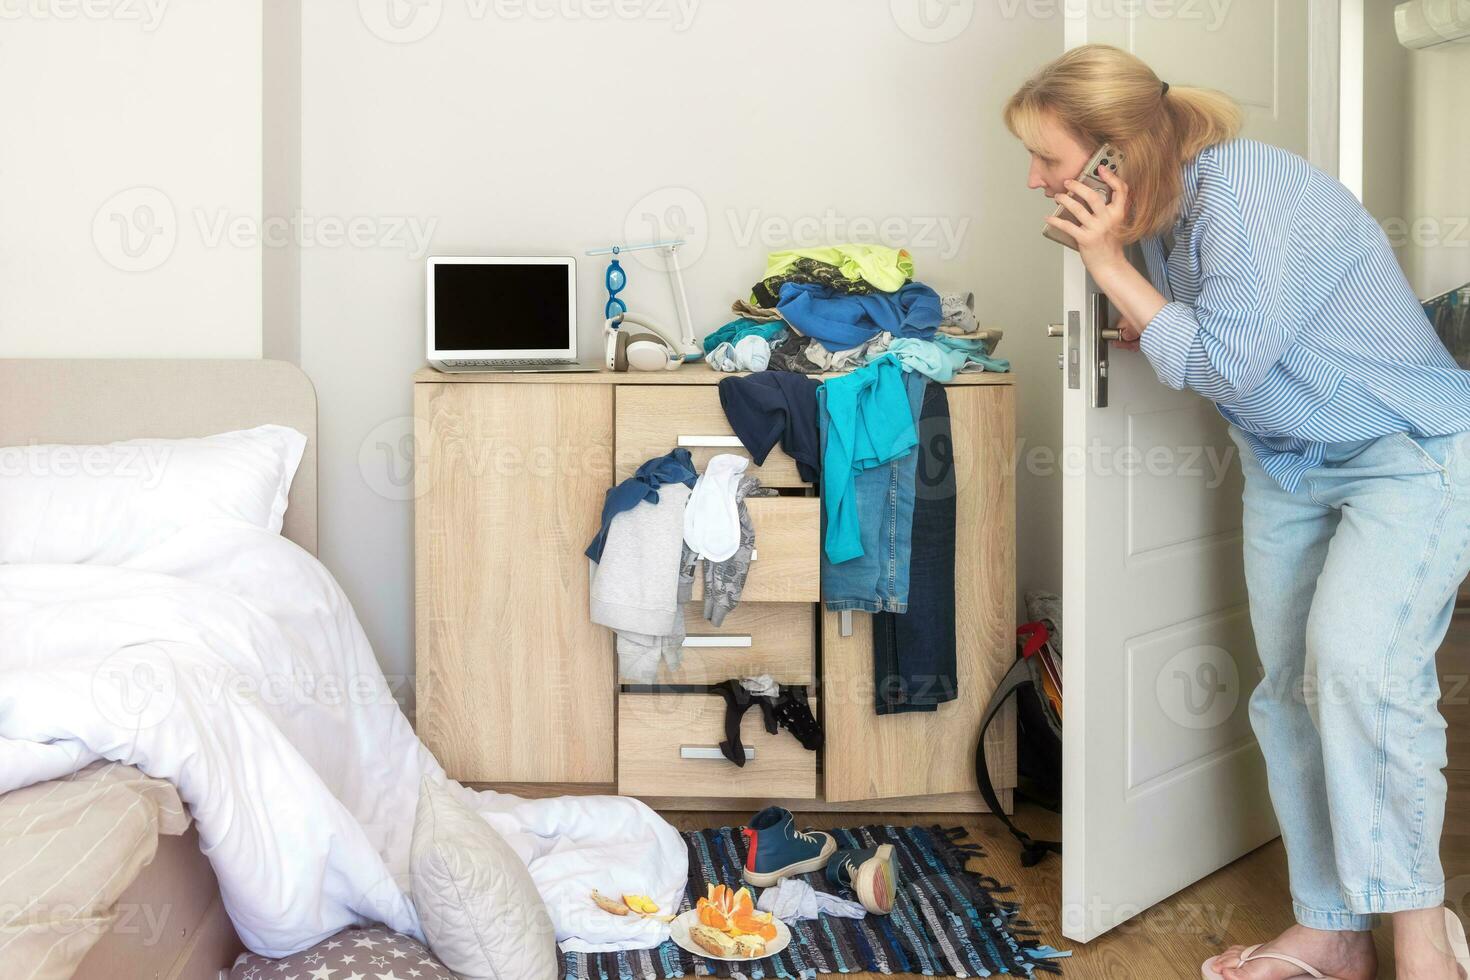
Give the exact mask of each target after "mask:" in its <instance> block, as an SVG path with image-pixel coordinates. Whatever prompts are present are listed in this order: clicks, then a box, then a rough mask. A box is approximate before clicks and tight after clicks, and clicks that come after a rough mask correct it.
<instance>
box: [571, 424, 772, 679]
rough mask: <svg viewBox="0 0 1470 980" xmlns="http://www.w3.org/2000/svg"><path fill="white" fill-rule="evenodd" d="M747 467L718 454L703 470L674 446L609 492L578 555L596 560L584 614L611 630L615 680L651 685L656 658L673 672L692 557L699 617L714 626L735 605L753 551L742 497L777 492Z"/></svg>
mask: <svg viewBox="0 0 1470 980" xmlns="http://www.w3.org/2000/svg"><path fill="white" fill-rule="evenodd" d="M748 465H750V460H748V459H746V458H745V457H744V456H737V455H735V454H733V453H722V454H720V455H718V456H715V457H714V458H713V459H711V460H710V461H709V465H708V466H706V467H705V471H704V473H703V475H701V474H698V473H696V472H695V470H694V462H693V459H692V458H691V457H690V455H689V450H687V449H673V450H671V451H670V452H668V453H667V454H665V455H663V456H656V457H654V458H653V459H650V460H648V461H647V462H645V463H644V464H643V465H641V466H639V467H638V470H637V472H635V473H634V474H633V475H632V476H630V477H629V478H628V479H626V480H624V481H623V482H622V483H619V484H618V485H617V486H615V487H613V488H612V489H611V490H609V491H608V492H607V496H606V498H605V499H604V500H603V504H602V526H601V528H600V529H599V530H598V532H597V535H596V536H595V537H594V538H593V539H592V543H591V544H589V545H588V546H587V550H586V552H585V553H586V555H587V557H588V558H590V559H591V560H592V561H593V563H594V565H595V566H596V567H595V569H594V571H593V576H592V598H591V615H592V621H593V622H594V623H598V624H600V625H603V626H607V627H609V628H611V629H613V630H615V631H616V632H617V651H618V669H619V672H620V675H621V676H622V677H624V678H627V679H629V680H630V681H632V682H634V683H643V684H651V683H653V681H654V679H655V678H656V677H657V676H658V668H659V664H660V662H662V663H665V664H667V665H668V667H669V669H670V670H677V669H678V667H679V664H680V662H681V661H682V659H683V652H684V604H685V603H686V602H689V601H690V599H691V598H692V597H693V594H694V576H695V573H696V568H697V566H698V563H699V562H700V561H703V562H704V616H705V618H706V619H707V620H709V621H710V622H711V623H713V624H715V625H716V626H718V625H720V624H721V623H723V622H724V621H725V617H726V616H728V615H729V613H730V610H732V609H734V608H735V606H736V605H737V604H738V603H739V602H740V595H741V593H742V592H743V591H744V590H745V578H746V576H747V575H748V574H749V572H750V561H751V556H752V555H753V554H754V553H755V528H754V527H753V526H752V524H751V522H750V514H749V512H748V510H747V509H746V506H745V498H747V497H750V496H769V495H772V494H774V493H775V491H774V490H769V489H765V488H762V487H761V485H760V481H759V480H757V479H756V478H755V477H751V476H746V475H745V468H746V467H747V466H748Z"/></svg>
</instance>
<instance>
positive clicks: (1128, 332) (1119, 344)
mask: <svg viewBox="0 0 1470 980" xmlns="http://www.w3.org/2000/svg"><path fill="white" fill-rule="evenodd" d="M1118 335H1119V336H1118V339H1117V340H1115V341H1113V346H1114V347H1116V348H1118V349H1119V350H1138V338H1139V337H1142V336H1143V331H1142V330H1140V329H1138V326H1137V325H1136V324H1135V323H1134V322H1133V321H1132V320H1130V319H1128V317H1126V316H1124V317H1121V318H1119V320H1118Z"/></svg>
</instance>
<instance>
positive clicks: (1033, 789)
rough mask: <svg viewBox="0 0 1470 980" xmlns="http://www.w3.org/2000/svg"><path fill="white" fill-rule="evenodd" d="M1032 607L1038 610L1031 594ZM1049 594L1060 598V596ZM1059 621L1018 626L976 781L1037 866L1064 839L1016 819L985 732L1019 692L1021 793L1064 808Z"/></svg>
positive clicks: (983, 723)
mask: <svg viewBox="0 0 1470 980" xmlns="http://www.w3.org/2000/svg"><path fill="white" fill-rule="evenodd" d="M1026 598H1027V609H1028V611H1032V612H1033V613H1034V612H1035V611H1036V610H1035V604H1034V603H1033V596H1029V595H1028V596H1027V597H1026ZM1046 598H1049V599H1055V597H1054V596H1048V597H1046ZM1055 630H1056V626H1055V622H1054V621H1053V620H1052V619H1050V618H1048V619H1039V620H1037V621H1036V622H1032V623H1026V624H1024V625H1022V626H1021V627H1020V628H1019V629H1017V630H1016V636H1017V640H1018V643H1017V645H1018V647H1019V648H1020V651H1019V654H1018V656H1017V657H1016V662H1015V664H1014V665H1012V667H1011V669H1010V671H1008V672H1007V673H1006V675H1005V677H1004V678H1002V679H1001V682H1000V684H999V685H998V686H997V687H996V689H995V694H994V695H992V696H991V698H990V704H988V705H987V706H986V708H985V714H984V716H983V717H982V718H981V719H980V744H979V745H978V746H977V747H976V749H975V781H976V783H977V784H978V785H979V787H980V795H981V796H982V797H983V798H984V800H985V802H986V804H987V805H989V807H990V812H991V813H993V814H995V815H996V816H997V817H999V818H1000V820H1001V822H1002V823H1004V824H1005V825H1006V827H1007V829H1009V830H1010V832H1011V833H1012V834H1013V835H1015V838H1016V840H1018V841H1020V842H1021V864H1022V865H1023V866H1024V867H1027V868H1029V867H1032V866H1034V865H1036V864H1038V863H1039V862H1040V861H1041V860H1042V859H1043V858H1045V857H1046V855H1047V854H1048V853H1050V852H1053V851H1054V852H1056V853H1058V854H1060V853H1061V852H1062V845H1061V843H1060V842H1059V841H1046V840H1043V841H1039V840H1036V839H1034V838H1032V837H1031V835H1030V834H1027V833H1026V832H1025V831H1023V830H1021V829H1020V828H1019V827H1017V826H1016V825H1015V823H1014V822H1013V821H1012V820H1011V818H1010V817H1009V816H1007V815H1006V813H1005V811H1004V810H1002V809H1001V806H1000V800H999V799H998V798H997V797H996V795H995V787H994V786H993V785H992V783H991V780H990V770H989V767H988V766H987V764H986V761H985V733H986V732H987V731H988V730H989V728H990V725H991V722H993V721H994V720H995V716H996V715H997V714H999V713H1000V709H1001V708H1002V707H1004V706H1005V703H1006V701H1007V700H1008V699H1009V698H1010V697H1011V696H1012V695H1015V697H1016V770H1017V775H1018V776H1019V777H1020V780H1019V782H1020V785H1019V786H1018V787H1017V793H1018V794H1020V795H1024V796H1026V797H1028V798H1030V799H1032V800H1033V801H1034V802H1036V803H1039V804H1040V805H1041V806H1043V807H1046V808H1047V809H1049V810H1060V809H1061V802H1062V664H1061V654H1060V650H1059V648H1060V645H1061V644H1060V637H1059V634H1058V635H1057V638H1056V640H1055V642H1054V640H1053V636H1054V632H1055Z"/></svg>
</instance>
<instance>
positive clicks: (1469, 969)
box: [1444, 909, 1470, 974]
mask: <svg viewBox="0 0 1470 980" xmlns="http://www.w3.org/2000/svg"><path fill="white" fill-rule="evenodd" d="M1444 922H1445V928H1446V929H1448V930H1449V934H1450V955H1451V956H1453V957H1454V958H1455V962H1456V963H1458V964H1459V965H1460V969H1462V970H1464V971H1465V972H1466V973H1467V974H1470V943H1467V942H1466V940H1465V926H1464V923H1462V922H1461V921H1460V917H1459V916H1458V915H1456V914H1455V912H1454V910H1453V909H1445V910H1444Z"/></svg>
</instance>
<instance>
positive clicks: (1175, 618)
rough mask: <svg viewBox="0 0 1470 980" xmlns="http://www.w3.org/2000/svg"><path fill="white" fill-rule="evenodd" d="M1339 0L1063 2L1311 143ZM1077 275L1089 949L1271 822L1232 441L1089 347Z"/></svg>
mask: <svg viewBox="0 0 1470 980" xmlns="http://www.w3.org/2000/svg"><path fill="white" fill-rule="evenodd" d="M1314 3H1315V0H1314ZM1329 5H1330V0H1328V2H1327V3H1321V4H1320V5H1314V6H1310V8H1309V5H1308V4H1307V3H1303V2H1302V0H1234V2H1231V0H1224V2H1216V3H1209V2H1205V0H1199V2H1196V0H1174V2H1157V3H1155V2H1144V3H1134V4H1125V3H1081V2H1079V3H1075V4H1074V3H1068V4H1066V6H1067V8H1068V10H1069V12H1070V14H1071V16H1069V19H1068V23H1067V45H1068V46H1069V47H1072V46H1075V45H1078V44H1083V43H1088V42H1103V43H1109V44H1114V45H1117V46H1118V47H1122V48H1126V49H1128V50H1131V51H1133V52H1134V53H1135V54H1137V55H1139V56H1140V57H1142V58H1143V59H1144V60H1145V61H1147V62H1148V63H1149V64H1150V65H1152V66H1153V67H1154V68H1155V70H1156V71H1157V72H1158V74H1159V77H1161V78H1163V79H1164V80H1166V81H1168V82H1170V83H1173V84H1179V85H1204V86H1208V87H1212V88H1218V89H1221V90H1223V91H1225V92H1228V93H1229V94H1230V95H1232V96H1234V97H1235V98H1236V99H1237V100H1238V101H1239V102H1240V103H1242V105H1243V106H1244V107H1245V109H1246V112H1247V124H1246V135H1248V136H1251V137H1254V138H1256V139H1261V140H1265V141H1267V142H1271V143H1275V144H1277V145H1280V146H1284V147H1286V148H1288V149H1291V150H1294V151H1296V152H1298V153H1302V154H1304V155H1307V154H1309V153H1311V152H1312V151H1311V150H1310V149H1309V147H1311V146H1314V145H1328V144H1330V143H1331V140H1330V139H1329V140H1325V141H1323V142H1320V143H1319V142H1316V141H1314V140H1313V139H1312V135H1313V134H1312V132H1311V129H1312V125H1311V121H1310V119H1309V117H1312V116H1317V117H1318V122H1322V123H1330V124H1331V125H1332V126H1333V129H1332V132H1334V133H1335V119H1332V120H1328V119H1325V118H1322V114H1320V113H1313V112H1309V109H1308V101H1309V92H1310V90H1311V88H1312V85H1311V79H1309V67H1308V66H1309V64H1311V65H1312V66H1313V67H1312V68H1311V72H1312V74H1314V75H1316V76H1317V79H1318V81H1319V82H1320V80H1321V75H1322V73H1323V72H1330V73H1332V74H1333V75H1334V78H1335V71H1336V68H1335V65H1336V49H1335V47H1332V48H1331V49H1330V50H1328V49H1327V45H1325V44H1318V45H1316V46H1315V47H1314V45H1313V43H1312V41H1311V39H1312V38H1313V37H1319V38H1321V37H1328V38H1335V20H1334V21H1333V23H1332V25H1331V26H1332V30H1331V31H1324V30H1323V26H1324V25H1323V24H1322V23H1321V22H1320V21H1314V20H1313V18H1319V17H1321V16H1323V15H1322V14H1321V13H1320V11H1321V10H1322V9H1323V8H1325V7H1327V6H1329ZM1083 8H1085V13H1084V9H1083ZM1127 11H1135V15H1134V16H1124V12H1127ZM1331 44H1333V45H1335V40H1332V41H1331ZM1326 55H1330V57H1325V56H1326ZM1314 59H1315V60H1314ZM1334 84H1335V83H1334ZM1317 135H1318V136H1319V137H1320V136H1321V134H1320V133H1319V134H1317ZM1313 155H1317V156H1319V157H1320V155H1321V154H1313ZM1321 162H1325V163H1328V164H1329V165H1330V164H1331V161H1321ZM1319 165H1320V164H1319ZM1064 280H1065V281H1064V289H1063V296H1064V301H1065V307H1064V314H1063V319H1064V331H1063V334H1064V335H1063V340H1062V343H1063V350H1064V351H1065V352H1066V356H1067V358H1068V359H1069V363H1067V364H1066V366H1065V368H1064V370H1065V371H1066V373H1067V380H1066V382H1065V383H1064V388H1063V390H1064V408H1063V419H1064V421H1063V426H1064V432H1063V442H1064V445H1065V453H1064V459H1065V460H1066V461H1067V463H1066V477H1065V480H1066V484H1065V490H1064V495H1063V512H1064V532H1063V541H1064V568H1063V589H1062V595H1063V599H1064V611H1065V617H1066V622H1065V624H1064V628H1063V634H1064V637H1065V657H1066V681H1065V682H1066V688H1067V690H1066V720H1065V725H1064V732H1065V752H1064V758H1065V763H1064V769H1065V775H1064V781H1065V808H1064V810H1063V837H1062V841H1063V846H1064V853H1063V860H1062V864H1063V869H1062V903H1063V932H1064V933H1065V935H1066V936H1067V937H1068V938H1070V939H1074V940H1077V941H1082V942H1086V941H1088V940H1090V939H1092V938H1094V937H1095V936H1098V935H1100V934H1101V933H1104V932H1106V931H1107V930H1109V929H1111V928H1113V927H1114V926H1116V925H1118V924H1119V923H1121V922H1123V921H1125V920H1126V919H1128V918H1130V917H1131V916H1133V915H1136V914H1138V913H1139V912H1142V911H1143V910H1145V909H1147V908H1148V907H1149V906H1151V905H1153V904H1154V903H1156V902H1158V901H1160V900H1161V899H1164V898H1166V897H1168V896H1169V895H1172V894H1173V893H1175V892H1177V891H1179V890H1180V889H1181V888H1184V887H1185V886H1186V885H1189V884H1191V883H1192V882H1194V881H1197V880H1199V879H1200V878H1202V877H1204V876H1205V875H1208V874H1210V873H1211V872H1213V871H1215V870H1216V869H1218V868H1220V867H1222V866H1224V865H1225V864H1228V863H1229V862H1231V861H1233V860H1235V859H1236V858H1238V857H1240V856H1241V855H1243V854H1245V853H1247V852H1249V851H1251V850H1253V849H1254V848H1256V847H1259V846H1260V845H1262V844H1264V843H1266V842H1267V841H1269V840H1271V839H1272V838H1273V837H1275V836H1276V835H1277V828H1276V823H1275V818H1274V816H1273V814H1272V810H1271V803H1270V800H1269V798H1268V796H1267V791H1266V780H1265V766H1264V763H1263V762H1262V759H1261V755H1260V752H1259V750H1258V749H1257V747H1256V744H1255V739H1254V737H1253V736H1252V734H1251V729H1250V722H1249V719H1248V717H1247V701H1248V698H1249V693H1250V691H1251V689H1252V688H1253V687H1254V686H1255V683H1256V681H1257V680H1258V679H1259V677H1260V673H1259V666H1258V662H1257V660H1256V656H1255V649H1254V643H1253V641H1252V638H1251V627H1250V616H1249V611H1248V609H1247V605H1246V592H1245V584H1244V578H1243V575H1242V571H1241V531H1240V526H1241V519H1240V516H1241V502H1240V495H1241V477H1240V468H1239V465H1238V463H1237V462H1236V460H1235V448H1234V444H1233V443H1232V442H1231V441H1230V438H1229V436H1228V435H1227V433H1226V428H1225V424H1224V421H1223V420H1222V419H1221V418H1220V416H1219V414H1218V413H1217V412H1216V411H1215V408H1214V406H1213V405H1211V404H1210V403H1209V402H1207V401H1205V400H1204V399H1203V398H1201V397H1200V396H1198V395H1196V394H1194V393H1192V392H1176V391H1173V390H1171V389H1169V388H1166V387H1164V386H1163V385H1162V384H1160V383H1159V381H1158V380H1157V378H1156V377H1155V375H1154V373H1153V371H1152V369H1151V368H1150V367H1149V365H1148V363H1147V362H1146V360H1145V359H1144V356H1143V354H1142V353H1141V352H1136V351H1119V350H1113V351H1111V352H1109V351H1108V345H1107V343H1106V342H1105V341H1103V342H1101V343H1099V342H1098V341H1096V340H1094V337H1096V325H1097V320H1098V318H1099V317H1102V318H1103V319H1105V318H1106V315H1107V314H1106V303H1105V302H1100V301H1099V300H1100V297H1099V296H1098V295H1097V294H1096V293H1095V292H1094V287H1093V285H1092V283H1091V281H1090V280H1089V279H1088V278H1087V276H1086V273H1085V271H1084V270H1083V268H1082V264H1081V262H1080V261H1079V260H1078V259H1077V257H1076V254H1075V253H1072V252H1068V253H1067V258H1066V265H1065V270H1064ZM1103 357H1105V358H1106V364H1105V366H1104V368H1103V370H1104V371H1105V376H1101V377H1100V376H1099V375H1100V374H1101V373H1102V372H1099V371H1098V366H1099V364H1098V362H1099V360H1100V359H1101V358H1103ZM1103 402H1105V405H1104V404H1102V403H1103Z"/></svg>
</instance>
